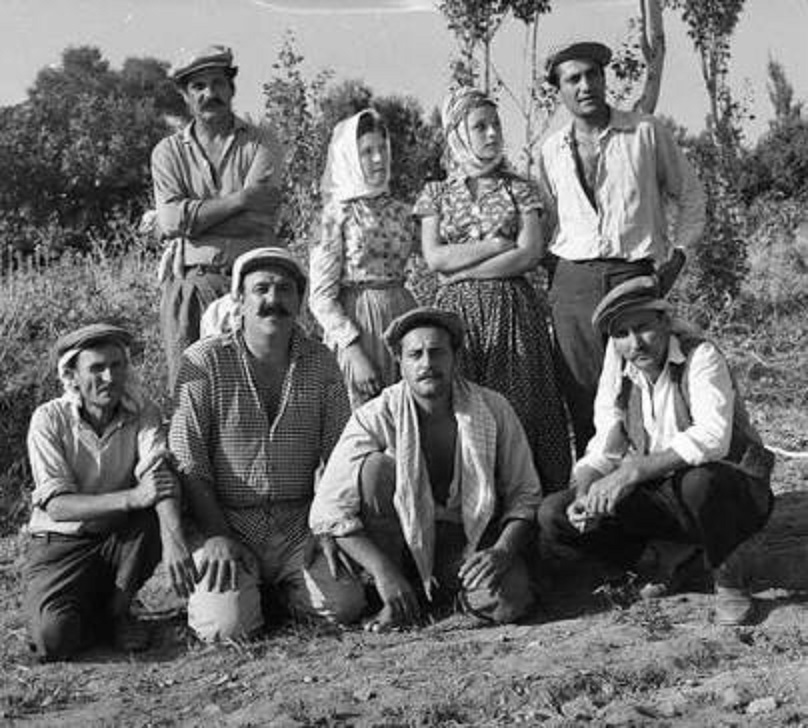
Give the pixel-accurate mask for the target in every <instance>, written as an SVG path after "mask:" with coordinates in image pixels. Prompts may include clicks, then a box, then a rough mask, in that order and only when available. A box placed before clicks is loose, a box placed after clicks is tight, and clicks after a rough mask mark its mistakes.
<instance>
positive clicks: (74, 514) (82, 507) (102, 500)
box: [46, 488, 134, 521]
mask: <svg viewBox="0 0 808 728" xmlns="http://www.w3.org/2000/svg"><path fill="white" fill-rule="evenodd" d="M131 496H132V491H131V489H128V488H127V489H126V490H118V491H115V492H114V493H99V494H97V495H85V494H81V493H64V494H62V495H57V496H54V497H53V498H51V500H50V501H48V504H47V506H46V510H47V512H48V515H49V516H50V517H51V518H52V519H53V520H54V521H84V520H92V519H93V518H105V517H108V516H117V515H120V514H121V513H127V512H129V511H131V510H134V507H133V502H132V497H131Z"/></svg>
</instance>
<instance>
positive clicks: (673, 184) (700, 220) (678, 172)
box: [654, 122, 706, 248]
mask: <svg viewBox="0 0 808 728" xmlns="http://www.w3.org/2000/svg"><path fill="white" fill-rule="evenodd" d="M654 133H655V136H656V142H657V143H656V150H657V165H658V169H659V172H660V177H661V184H662V188H663V189H664V191H665V192H666V193H667V195H668V197H669V198H670V199H671V200H672V201H673V203H674V206H675V219H674V226H673V244H674V245H675V246H676V247H679V248H689V247H690V246H692V245H693V244H695V243H696V242H697V241H698V240H699V238H700V237H701V235H702V233H703V232H704V225H705V221H706V212H705V200H704V189H703V187H702V185H701V181H700V180H699V177H698V175H697V174H696V170H695V168H694V167H693V165H692V164H691V163H690V162H689V161H688V159H687V157H686V156H685V155H684V153H683V152H682V150H681V149H680V148H679V145H678V144H677V143H676V140H675V139H674V138H673V135H672V134H671V133H670V132H669V131H668V130H667V129H666V128H665V127H663V126H662V125H661V124H660V123H659V122H656V123H655V124H654Z"/></svg>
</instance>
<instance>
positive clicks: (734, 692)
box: [721, 687, 747, 710]
mask: <svg viewBox="0 0 808 728" xmlns="http://www.w3.org/2000/svg"><path fill="white" fill-rule="evenodd" d="M746 702H747V697H746V696H745V695H744V694H743V691H741V690H739V689H738V688H736V687H731V688H727V689H726V690H725V691H724V692H723V693H722V695H721V706H722V707H723V708H726V709H727V710H735V709H736V708H740V707H741V706H742V705H744V703H746Z"/></svg>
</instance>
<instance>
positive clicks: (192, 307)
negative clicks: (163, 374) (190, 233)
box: [160, 266, 230, 392]
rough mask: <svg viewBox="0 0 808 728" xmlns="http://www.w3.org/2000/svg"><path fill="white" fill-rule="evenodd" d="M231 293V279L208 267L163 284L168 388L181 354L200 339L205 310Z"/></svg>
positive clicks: (191, 269)
mask: <svg viewBox="0 0 808 728" xmlns="http://www.w3.org/2000/svg"><path fill="white" fill-rule="evenodd" d="M229 290H230V278H229V276H227V275H225V274H224V272H223V271H221V270H218V269H216V268H211V267H209V266H191V267H188V268H186V269H185V272H184V274H183V276H182V278H176V277H172V278H169V279H167V280H166V281H165V282H164V283H163V290H162V296H161V299H160V328H161V330H162V334H163V346H164V347H165V352H166V363H167V365H168V387H169V391H170V392H173V391H174V386H175V385H176V382H177V374H178V373H179V368H180V360H181V358H182V352H183V351H185V349H186V347H188V346H190V345H191V344H193V343H194V342H195V341H196V340H197V339H199V323H200V320H201V319H202V314H203V313H205V309H206V308H207V307H208V306H210V304H211V303H213V302H214V301H215V300H216V299H217V298H219V297H220V296H223V295H224V294H225V293H227V292H228V291H229Z"/></svg>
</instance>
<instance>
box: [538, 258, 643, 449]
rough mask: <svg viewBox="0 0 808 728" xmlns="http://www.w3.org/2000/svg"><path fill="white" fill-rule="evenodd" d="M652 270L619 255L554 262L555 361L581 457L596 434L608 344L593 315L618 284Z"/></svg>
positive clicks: (551, 292) (551, 291)
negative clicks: (594, 324) (596, 407)
mask: <svg viewBox="0 0 808 728" xmlns="http://www.w3.org/2000/svg"><path fill="white" fill-rule="evenodd" d="M653 270H654V266H653V263H652V262H651V261H650V260H642V261H637V262H633V263H630V262H628V261H625V260H616V259H615V260H585V261H570V260H564V259H560V260H559V261H558V263H557V265H556V268H555V271H554V274H553V283H552V287H551V289H550V303H551V306H552V314H553V329H554V332H555V338H556V343H557V346H556V357H557V362H556V364H557V367H558V379H559V382H560V384H561V390H562V393H563V395H564V399H565V400H566V402H567V408H568V409H569V411H570V417H571V419H572V426H573V431H574V433H575V449H576V452H577V454H578V456H579V457H580V456H581V455H582V454H583V452H584V450H585V449H586V445H587V443H588V442H589V440H590V439H591V438H592V436H593V435H594V434H595V427H594V424H593V420H594V403H595V394H596V393H597V389H598V379H599V378H600V370H601V368H602V366H603V356H604V351H605V343H606V342H605V339H604V337H603V336H602V335H601V334H600V333H598V332H596V331H595V329H594V328H593V327H592V313H593V312H594V310H595V307H596V306H597V305H598V303H600V300H601V299H602V298H603V296H605V295H606V294H607V293H608V292H609V291H610V290H611V289H612V288H614V287H615V286H616V285H618V284H620V283H623V282H624V281H627V280H628V279H630V278H634V277H636V276H640V275H649V274H651V273H653Z"/></svg>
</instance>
